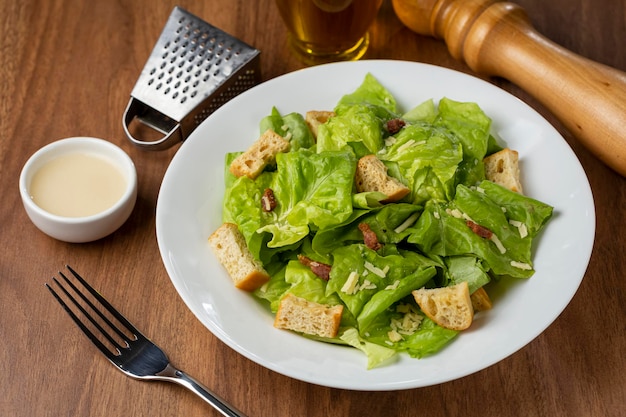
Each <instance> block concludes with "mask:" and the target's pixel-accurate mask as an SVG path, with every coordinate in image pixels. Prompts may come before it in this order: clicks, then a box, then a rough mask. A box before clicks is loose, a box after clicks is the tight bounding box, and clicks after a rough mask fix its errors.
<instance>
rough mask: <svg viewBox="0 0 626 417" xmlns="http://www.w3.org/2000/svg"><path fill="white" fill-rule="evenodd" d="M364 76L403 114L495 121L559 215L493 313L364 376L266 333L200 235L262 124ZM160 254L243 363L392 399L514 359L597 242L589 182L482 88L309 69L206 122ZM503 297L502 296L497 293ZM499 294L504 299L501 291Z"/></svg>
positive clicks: (312, 105) (266, 319) (394, 64)
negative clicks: (436, 349) (469, 107)
mask: <svg viewBox="0 0 626 417" xmlns="http://www.w3.org/2000/svg"><path fill="white" fill-rule="evenodd" d="M367 72H371V73H372V74H373V75H374V76H375V77H376V78H377V79H378V80H379V81H380V82H381V83H382V84H383V85H384V86H385V87H387V88H388V89H389V90H390V91H391V92H392V94H394V96H395V97H396V98H397V100H398V105H399V107H400V109H403V110H408V109H410V108H411V107H413V106H414V105H417V104H419V103H421V102H422V101H424V100H427V99H430V98H434V99H435V100H436V101H438V100H439V99H440V98H442V97H448V98H451V99H454V100H457V101H474V102H477V103H478V104H479V105H480V107H481V108H482V109H483V110H484V111H485V112H486V113H487V115H489V116H490V117H491V118H492V119H493V129H492V133H493V134H494V135H495V136H496V137H497V138H498V139H499V141H500V143H501V144H506V145H508V146H509V147H511V148H513V149H516V150H517V151H518V152H519V154H520V160H521V161H520V163H521V170H522V173H523V184H524V191H525V194H527V195H529V196H531V197H533V198H536V199H539V200H541V201H544V202H546V203H548V204H551V205H552V206H554V207H555V212H554V217H553V219H552V220H551V221H550V222H549V224H548V226H547V228H546V229H545V231H544V233H543V235H542V236H541V237H540V239H538V241H537V242H536V246H535V257H534V262H535V269H536V273H535V275H534V276H533V277H532V278H530V279H528V280H520V281H516V282H514V283H510V284H506V285H505V284H502V283H501V284H498V285H497V286H496V287H495V288H494V290H493V291H494V294H493V298H494V308H493V309H492V310H490V311H488V312H483V313H480V314H478V315H477V316H476V318H475V321H474V324H473V325H472V327H471V329H470V330H468V331H466V332H464V333H462V334H461V335H460V336H459V337H458V338H457V339H455V340H454V341H453V342H452V343H451V344H450V345H449V346H447V347H446V348H445V349H444V350H443V351H441V352H440V353H438V354H436V355H433V356H431V357H427V358H423V359H412V358H410V357H409V356H407V355H400V358H399V360H397V361H396V362H393V363H391V364H389V365H386V366H382V367H380V368H376V369H372V370H369V371H368V370H366V358H365V356H364V355H363V354H362V353H361V352H359V351H357V350H356V349H352V348H345V347H340V346H334V345H329V344H324V343H321V342H315V341H311V340H308V339H305V338H303V337H300V336H297V335H295V334H293V333H290V332H288V331H284V330H278V329H275V328H274V327H273V326H272V323H273V316H272V314H271V313H270V312H269V310H268V309H266V308H265V306H263V305H262V304H261V303H260V302H258V301H255V300H254V299H253V298H252V296H250V295H249V294H247V293H245V292H243V291H240V290H238V289H236V288H235V287H234V286H233V285H232V282H231V280H230V278H229V277H228V276H227V275H226V272H225V271H224V270H223V268H222V267H221V266H220V265H219V263H218V262H217V260H216V258H215V257H214V256H213V253H212V252H211V249H210V248H209V246H208V243H207V237H208V236H209V235H210V234H211V232H212V231H213V230H215V229H216V228H217V227H218V226H219V225H220V224H221V211H222V210H221V205H222V195H223V192H224V185H223V172H224V155H225V153H226V152H230V151H241V150H245V149H246V148H247V147H248V146H249V145H250V144H251V143H252V142H253V141H254V140H256V139H257V137H258V135H259V121H260V120H261V118H263V117H264V116H266V115H268V114H269V113H270V112H271V109H272V106H276V107H277V108H278V110H279V111H280V112H281V113H283V114H286V113H290V112H293V111H297V112H300V113H303V114H304V113H305V112H306V111H307V110H331V109H332V108H333V107H334V105H335V104H336V103H337V101H338V100H339V99H340V97H341V96H342V95H344V94H347V93H351V92H352V91H353V90H354V89H356V88H357V87H358V85H360V83H361V82H362V81H363V78H364V77H365V74H366V73H367ZM156 229H157V239H158V243H159V248H160V251H161V256H162V258H163V262H164V263H165V267H166V269H167V272H168V274H169V276H170V278H171V280H172V283H173V284H174V286H175V287H176V290H177V291H178V293H179V294H180V296H181V297H182V299H183V300H184V302H185V303H186V304H187V306H188V307H189V309H190V310H191V311H192V312H193V313H194V314H195V315H196V317H197V318H198V319H199V320H200V321H201V322H202V323H203V324H204V325H205V326H206V327H207V328H208V329H209V330H210V331H211V332H212V333H213V334H214V335H215V336H217V337H218V338H219V339H221V340H222V341H223V342H224V343H226V344H227V345H228V346H230V347H231V348H232V349H234V350H236V351H237V352H239V353H240V354H242V355H244V356H245V357H247V358H249V359H251V360H253V361H255V362H256V363H258V364H260V365H262V366H264V367H266V368H269V369H271V370H273V371H276V372H279V373H281V374H284V375H287V376H290V377H293V378H296V379H299V380H303V381H307V382H311V383H314V384H319V385H323V386H328V387H336V388H345V389H354V390H365V391H368V390H396V389H407V388H416V387H423V386H428V385H433V384H438V383H442V382H446V381H450V380H453V379H456V378H460V377H463V376H466V375H468V374H471V373H474V372H477V371H480V370H482V369H484V368H486V367H488V366H490V365H493V364H495V363H496V362H498V361H501V360H502V359H504V358H506V357H507V356H509V355H511V354H512V353H514V352H516V351H517V350H519V349H520V348H522V347H523V346H525V345H526V344H528V343H529V342H530V341H532V340H533V339H534V338H535V337H537V336H538V335H539V334H540V333H541V332H543V331H544V330H545V329H546V328H547V327H548V326H549V325H550V324H551V323H552V322H553V321H554V320H555V319H556V318H557V316H558V315H559V314H560V313H561V312H562V311H563V310H564V309H565V307H566V306H567V304H568V303H569V302H570V300H571V299H572V297H573V296H574V294H575V292H576V290H577V289H578V287H579V285H580V282H581V280H582V278H583V276H584V274H585V271H586V268H587V264H588V262H589V258H590V256H591V250H592V246H593V240H594V234H595V211H594V204H593V197H592V194H591V189H590V186H589V182H588V180H587V177H586V175H585V173H584V171H583V169H582V167H581V165H580V163H579V161H578V160H577V158H576V156H575V155H574V153H573V152H572V150H571V148H570V147H569V146H568V145H567V143H566V142H565V141H564V139H563V138H562V137H561V136H560V135H559V133H558V132H557V131H556V130H555V129H554V128H553V127H552V126H551V125H550V124H549V123H548V122H547V121H546V120H545V119H543V118H542V117H541V116H540V115H539V114H538V113H536V112H535V111H534V110H532V109H531V108H530V107H529V106H527V105H526V104H524V103H523V102H521V101H520V100H518V99H517V98H515V97H513V96H512V95H510V94H508V93H507V92H505V91H503V90H501V89H499V88H497V87H495V86H493V85H492V84H489V83H487V82H485V81H482V80H480V79H477V78H474V77H471V76H469V75H466V74H463V73H460V72H456V71H452V70H449V69H444V68H440V67H436V66H431V65H425V64H420V63H414V62H400V61H360V62H349V63H337V64H329V65H323V66H317V67H312V68H308V69H304V70H301V71H297V72H293V73H290V74H286V75H284V76H281V77H278V78H276V79H273V80H271V81H268V82H265V83H263V84H261V85H259V86H257V87H255V88H253V89H251V90H249V91H247V92H245V93H243V94H241V95H240V96H238V97H236V98H234V99H233V100H231V101H230V102H228V103H227V104H225V105H224V106H222V107H221V108H220V109H219V110H217V111H216V112H215V113H213V114H212V115H211V116H210V117H209V118H208V119H207V120H206V121H205V122H204V123H202V124H201V125H200V126H199V127H198V128H197V129H196V130H195V131H194V132H193V134H192V135H191V137H190V138H189V139H187V141H186V142H185V143H184V144H183V145H182V146H181V148H180V149H179V150H178V153H177V154H176V155H175V157H174V158H173V160H172V162H171V164H170V166H169V168H168V170H167V172H166V174H165V177H164V179H163V184H162V187H161V190H160V194H159V199H158V204H157V211H156ZM505 287H506V288H505ZM505 289H506V290H505Z"/></svg>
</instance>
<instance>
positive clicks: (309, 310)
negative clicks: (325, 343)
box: [274, 293, 343, 338]
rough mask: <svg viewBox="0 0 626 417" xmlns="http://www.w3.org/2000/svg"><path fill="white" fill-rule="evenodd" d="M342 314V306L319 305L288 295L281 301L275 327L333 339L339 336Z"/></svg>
mask: <svg viewBox="0 0 626 417" xmlns="http://www.w3.org/2000/svg"><path fill="white" fill-rule="evenodd" d="M342 313H343V306H342V305H334V306H330V305H326V304H319V303H315V302H312V301H308V300H306V299H304V298H300V297H298V296H295V295H293V294H291V293H288V294H287V295H285V296H284V297H283V298H282V299H281V300H280V304H279V306H278V311H277V312H276V318H275V320H274V327H276V328H278V329H287V330H293V331H296V332H300V333H306V334H309V335H315V336H320V337H329V338H332V337H335V336H337V331H338V330H339V323H340V322H341V314H342Z"/></svg>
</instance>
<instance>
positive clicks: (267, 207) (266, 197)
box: [261, 188, 277, 213]
mask: <svg viewBox="0 0 626 417" xmlns="http://www.w3.org/2000/svg"><path fill="white" fill-rule="evenodd" d="M276 205H277V203H276V197H274V191H272V189H271V188H266V189H265V191H264V192H263V196H262V197H261V207H262V208H263V211H265V212H267V213H269V212H270V211H272V210H274V209H275V208H276Z"/></svg>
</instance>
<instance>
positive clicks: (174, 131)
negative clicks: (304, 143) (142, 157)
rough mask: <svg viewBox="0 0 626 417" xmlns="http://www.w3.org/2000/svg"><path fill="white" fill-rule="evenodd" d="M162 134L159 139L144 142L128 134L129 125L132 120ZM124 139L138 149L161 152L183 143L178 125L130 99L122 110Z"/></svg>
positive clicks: (139, 102)
mask: <svg viewBox="0 0 626 417" xmlns="http://www.w3.org/2000/svg"><path fill="white" fill-rule="evenodd" d="M135 118H136V119H137V120H139V121H140V122H141V123H143V124H145V125H147V126H149V127H151V128H152V129H154V130H156V131H158V132H160V133H162V134H164V135H165V136H163V137H162V138H161V139H158V140H155V141H146V140H141V139H137V138H135V137H134V136H133V135H132V133H131V132H130V124H131V122H132V121H133V120H134V119H135ZM122 124H123V125H124V132H125V133H126V137H128V140H130V141H131V142H132V143H133V145H135V146H137V147H138V148H141V149H144V150H150V151H162V150H165V149H169V148H171V147H172V146H174V145H176V144H178V143H180V142H182V141H183V135H182V131H181V127H180V123H176V122H175V121H174V120H172V119H170V118H168V117H167V116H165V115H163V114H162V113H159V112H157V111H156V110H154V109H153V108H151V107H149V106H147V105H145V104H144V103H142V102H141V101H139V100H137V99H136V98H134V97H131V98H130V100H129V102H128V105H127V106H126V110H124V116H123V123H122Z"/></svg>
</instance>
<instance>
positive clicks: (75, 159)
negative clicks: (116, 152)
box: [30, 152, 126, 217]
mask: <svg viewBox="0 0 626 417" xmlns="http://www.w3.org/2000/svg"><path fill="white" fill-rule="evenodd" d="M125 188H126V179H125V178H124V176H123V175H122V173H121V171H120V170H119V169H118V168H117V167H115V166H114V165H113V164H112V163H111V162H109V161H107V160H106V159H104V158H102V157H99V156H97V155H93V154H88V153H83V152H80V153H79V152H75V153H69V154H66V155H61V156H58V157H56V158H55V159H53V160H51V161H50V162H48V163H47V164H45V165H44V166H42V167H41V168H40V169H39V170H38V171H37V172H36V173H35V174H34V175H33V179H32V182H31V186H30V194H31V197H32V199H33V201H34V202H35V204H37V205H38V206H39V207H41V208H42V209H44V210H46V211H48V212H50V213H52V214H56V215H58V216H64V217H84V216H92V215H94V214H98V213H100V212H102V211H105V210H106V209H108V208H110V207H112V206H113V205H114V204H115V203H116V202H117V201H118V200H119V199H120V198H121V197H122V196H123V195H124V190H125Z"/></svg>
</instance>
